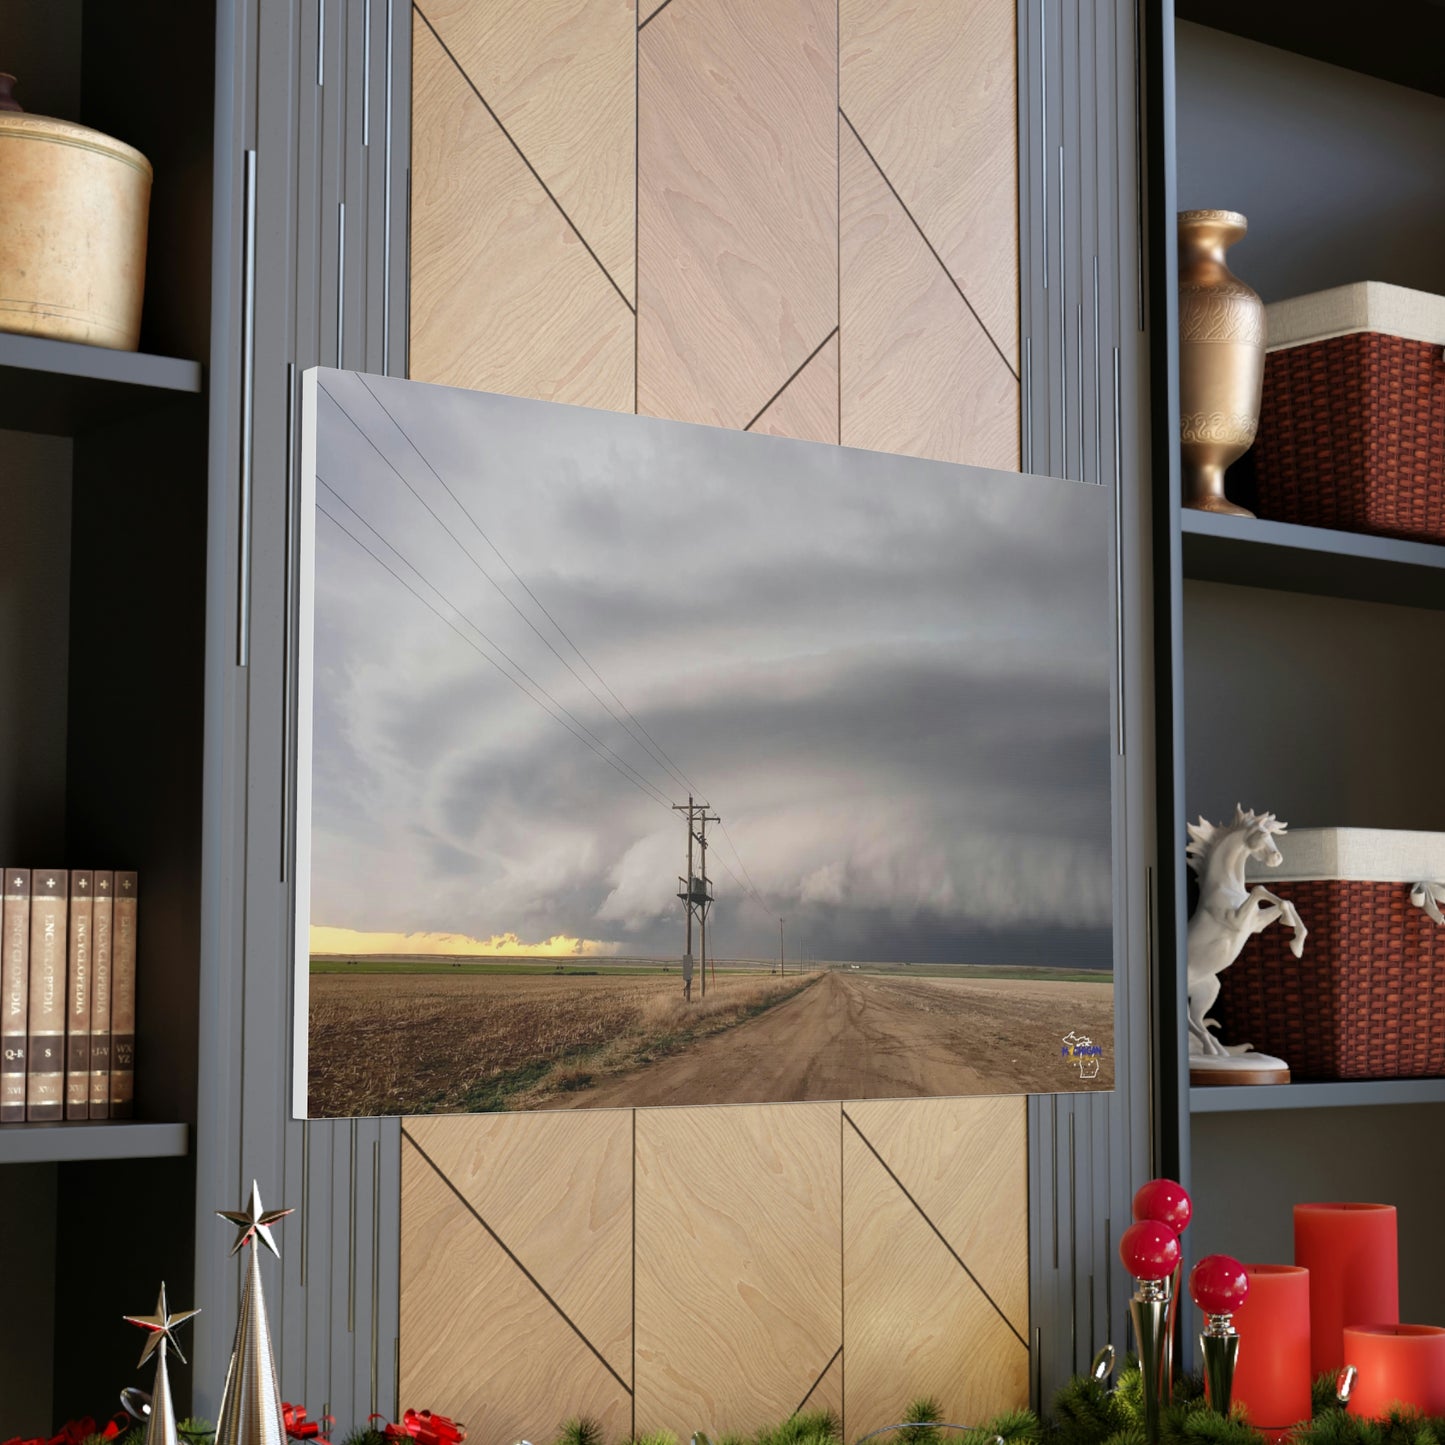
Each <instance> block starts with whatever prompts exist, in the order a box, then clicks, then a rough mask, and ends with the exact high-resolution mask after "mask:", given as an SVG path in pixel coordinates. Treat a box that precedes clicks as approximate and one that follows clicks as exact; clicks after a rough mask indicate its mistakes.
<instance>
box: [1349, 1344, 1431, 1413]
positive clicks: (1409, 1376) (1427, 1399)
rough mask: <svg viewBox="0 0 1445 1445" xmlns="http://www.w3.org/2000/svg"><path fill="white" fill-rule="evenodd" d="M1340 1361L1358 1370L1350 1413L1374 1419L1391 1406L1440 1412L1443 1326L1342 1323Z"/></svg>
mask: <svg viewBox="0 0 1445 1445" xmlns="http://www.w3.org/2000/svg"><path fill="white" fill-rule="evenodd" d="M1344 1347H1345V1364H1347V1365H1353V1366H1354V1367H1355V1369H1356V1370H1358V1371H1359V1374H1358V1375H1356V1377H1355V1387H1354V1389H1353V1390H1352V1391H1351V1392H1350V1403H1349V1406H1348V1409H1349V1412H1350V1414H1351V1415H1361V1416H1364V1417H1366V1418H1376V1417H1378V1416H1381V1415H1383V1414H1385V1412H1386V1411H1387V1410H1388V1409H1389V1408H1390V1406H1391V1405H1406V1406H1411V1407H1413V1408H1414V1409H1416V1410H1419V1411H1421V1412H1422V1413H1424V1414H1426V1415H1445V1329H1437V1328H1436V1327H1435V1326H1434V1325H1395V1324H1390V1325H1346V1326H1345V1329H1344Z"/></svg>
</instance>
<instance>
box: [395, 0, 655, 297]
mask: <svg viewBox="0 0 1445 1445" xmlns="http://www.w3.org/2000/svg"><path fill="white" fill-rule="evenodd" d="M412 9H414V10H415V11H416V13H417V14H418V15H419V16H420V17H421V20H422V23H423V24H424V25H425V26H426V28H427V29H428V30H430V31H431V33H432V35H433V36H435V37H436V42H437V44H438V45H440V46H441V48H442V49H443V50H444V51H445V52H446V55H447V59H448V60H450V61H451V63H452V64H453V65H455V66H456V68H457V73H458V74H459V75H460V76H461V77H462V79H463V80H465V81H466V83H467V85H468V86H469V87H470V89H471V92H472V94H473V95H475V96H476V98H477V99H478V100H479V101H481V103H482V107H483V109H485V110H486V112H487V114H488V115H489V116H491V118H492V121H493V123H494V124H495V125H496V127H497V129H498V130H499V131H500V132H501V133H502V135H503V136H505V137H506V140H507V143H508V144H509V145H510V146H511V147H512V149H513V150H514V151H516V153H517V155H518V157H519V158H520V160H521V162H522V164H523V165H524V166H526V168H527V169H528V170H529V171H530V172H531V173H532V176H533V178H534V179H535V180H536V182H537V184H538V185H539V186H541V188H542V190H543V191H544V192H545V193H546V196H547V199H548V200H549V201H551V202H552V204H553V205H554V206H555V207H556V208H557V214H558V215H559V216H561V217H562V219H563V220H564V221H566V223H567V225H568V226H569V227H570V228H571V231H572V234H573V235H574V236H576V237H577V239H578V240H579V241H580V242H581V243H582V247H583V249H584V250H585V251H586V252H587V254H588V255H589V256H591V257H592V259H593V260H594V261H595V262H596V263H597V269H598V270H599V271H601V272H602V274H603V275H604V276H605V277H606V278H607V284H608V285H609V286H611V287H612V289H613V290H614V291H615V292H617V294H618V296H620V297H621V298H622V304H623V305H624V306H625V307H627V309H628V310H629V311H630V312H632V314H633V315H634V316H635V315H636V314H637V307H636V306H634V305H633V304H632V302H631V301H629V300H628V299H627V293H626V292H625V291H624V290H623V289H622V287H620V286H619V285H618V284H617V282H616V281H614V280H613V279H612V273H611V272H610V271H609V270H608V269H607V267H606V266H604V265H603V264H602V260H601V258H600V257H599V256H598V254H597V252H596V251H594V250H593V249H592V246H591V243H590V242H589V241H588V240H587V237H586V236H584V235H583V234H582V232H581V230H580V229H579V228H578V226H577V223H576V222H575V221H574V220H573V219H572V217H571V216H569V215H568V214H567V208H566V207H565V206H564V205H563V204H562V202H561V201H559V200H558V199H557V197H556V196H555V195H554V194H553V192H552V188H551V187H550V186H549V185H548V184H547V182H546V181H544V180H543V179H542V177H541V174H540V173H539V172H538V170H537V167H536V166H534V165H533V164H532V162H531V161H530V160H529V159H528V157H527V153H526V152H525V151H524V150H523V149H522V147H521V146H520V145H518V144H517V141H516V138H515V137H514V136H513V135H512V133H511V131H509V130H508V129H507V127H506V126H505V125H504V124H503V122H502V118H501V116H499V115H498V114H497V113H496V111H495V110H493V109H492V107H491V106H490V105H489V104H488V102H487V98H486V96H484V95H483V94H482V93H481V91H480V90H478V89H477V87H476V83H475V82H474V81H473V80H472V78H471V76H470V75H468V74H467V72H466V71H465V70H464V69H463V68H462V64H461V61H459V60H458V59H457V58H456V56H455V55H453V54H452V51H451V48H450V46H448V45H447V43H446V41H445V40H443V39H442V37H441V35H440V33H439V32H438V31H437V28H436V26H435V25H433V24H432V23H431V21H430V20H428V19H427V17H426V12H425V11H424V10H423V9H422V8H421V6H420V5H417V4H416V3H415V0H413V4H412Z"/></svg>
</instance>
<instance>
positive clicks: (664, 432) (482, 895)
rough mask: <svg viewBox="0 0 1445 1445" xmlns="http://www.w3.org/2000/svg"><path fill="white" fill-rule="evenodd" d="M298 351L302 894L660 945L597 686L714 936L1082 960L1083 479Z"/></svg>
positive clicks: (1099, 876)
mask: <svg viewBox="0 0 1445 1445" xmlns="http://www.w3.org/2000/svg"><path fill="white" fill-rule="evenodd" d="M319 377H320V383H321V386H322V387H323V388H324V389H325V391H324V392H323V393H322V394H321V395H320V396H319V406H318V414H317V416H316V417H315V418H314V419H311V420H310V424H311V425H312V426H314V428H315V431H314V439H315V448H316V451H315V455H316V471H317V475H318V478H319V479H320V480H321V482H322V483H324V484H323V485H319V486H318V488H317V496H318V504H319V505H320V506H321V507H322V508H325V509H326V510H327V511H328V512H330V513H332V514H333V516H334V517H335V519H336V522H339V523H341V524H342V525H344V526H345V527H346V528H347V529H348V530H349V531H350V532H351V533H353V534H354V538H355V539H356V540H353V538H352V537H348V536H346V535H345V534H344V533H343V532H342V531H341V530H340V529H339V527H338V526H337V525H336V522H333V521H332V520H330V519H328V518H327V517H325V516H318V518H317V535H316V574H315V576H316V586H315V591H316V687H315V699H314V712H313V716H314V729H315V750H314V758H315V761H314V806H313V880H312V913H311V916H312V920H313V922H315V923H322V924H327V925H331V926H338V927H348V928H356V929H361V930H375V931H388V932H409V931H427V932H457V933H464V934H468V935H471V936H474V937H483V938H485V937H488V936H491V935H492V934H496V933H503V932H508V931H513V932H516V933H518V934H519V935H521V936H523V937H524V938H532V939H540V938H543V937H548V936H551V935H553V934H556V933H566V934H570V935H574V936H578V937H585V938H594V939H595V938H601V939H608V940H614V941H616V942H618V943H619V944H620V945H621V946H622V948H623V949H624V951H637V952H657V953H670V952H673V951H675V949H676V947H677V943H678V939H677V936H676V935H678V934H679V933H680V920H679V908H678V905H677V902H676V900H675V898H673V896H672V895H673V893H674V892H675V891H676V883H675V881H674V880H675V876H676V874H677V873H678V872H679V871H680V870H681V867H682V851H683V844H684V840H685V833H684V830H683V825H682V823H681V822H680V820H679V819H678V818H677V816H676V815H675V814H673V813H672V812H671V811H670V810H669V808H668V806H667V804H668V803H670V802H674V801H679V800H681V799H682V798H683V797H685V795H686V793H687V791H688V789H687V787H686V785H684V784H683V783H682V782H680V781H679V780H678V779H677V778H675V777H672V776H670V775H669V773H668V770H667V769H666V768H664V767H663V766H662V765H660V764H659V762H658V761H657V759H656V758H655V757H653V756H651V755H650V752H649V750H648V748H647V747H646V746H644V745H643V744H642V743H640V742H639V741H638V740H637V739H636V738H635V737H633V736H629V735H628V732H627V731H626V730H625V728H624V727H623V726H622V725H620V724H619V722H618V720H617V716H614V714H615V715H618V716H621V715H622V703H625V705H626V708H627V709H630V713H631V715H633V716H635V718H636V720H637V724H638V725H639V726H640V727H641V728H645V729H646V731H647V733H648V734H650V735H651V737H652V738H654V739H656V741H657V743H658V744H659V745H660V746H661V747H662V748H663V749H665V750H666V753H667V755H668V756H669V757H670V758H671V759H672V760H673V761H674V762H675V763H676V765H677V766H678V767H679V768H680V769H682V770H683V771H684V772H685V773H686V775H687V777H688V779H689V780H690V781H692V782H693V783H695V784H696V785H697V786H698V787H699V789H701V790H703V791H704V792H705V795H706V796H707V798H708V801H709V802H710V803H711V804H712V805H713V807H714V809H715V810H716V811H719V812H721V814H722V815H723V817H724V820H725V822H726V824H727V829H728V834H729V835H730V839H731V841H730V842H729V841H728V839H727V838H726V837H725V836H724V835H722V834H721V833H720V832H717V833H715V834H714V838H715V847H714V848H713V849H712V850H710V858H711V860H712V861H713V868H712V872H713V874H714V876H715V877H716V878H717V879H718V880H719V882H718V897H719V902H718V905H717V907H716V909H715V919H716V933H717V936H718V938H719V939H721V943H720V945H719V946H720V947H721V948H722V949H723V950H724V951H731V952H734V953H738V954H742V953H749V952H769V951H771V950H773V949H774V948H775V947H776V928H777V922H776V917H777V915H779V914H785V915H787V916H788V917H789V919H790V920H792V922H791V923H790V928H794V929H797V930H798V933H797V936H798V937H799V938H800V939H801V938H803V937H805V936H807V935H808V934H811V936H812V938H813V940H814V943H815V944H816V945H818V946H817V947H815V948H814V950H813V951H814V952H815V953H820V956H821V951H820V950H821V946H822V944H823V943H824V941H826V949H827V952H828V956H834V957H855V958H859V957H867V958H885V957H886V958H897V959H903V958H918V959H920V960H921V959H924V958H930V959H943V958H946V957H949V956H954V957H955V958H957V959H959V960H961V961H967V960H968V959H977V960H979V961H983V959H984V958H985V956H986V957H987V958H993V959H996V960H999V961H1029V962H1043V961H1052V962H1058V963H1068V962H1071V961H1077V962H1084V961H1087V963H1088V964H1089V965H1090V966H1093V965H1096V964H1107V961H1108V959H1107V923H1108V914H1109V896H1110V877H1109V835H1108V816H1109V748H1108V736H1107V735H1108V721H1109V719H1108V676H1109V637H1110V630H1111V629H1110V625H1109V622H1110V619H1109V615H1108V611H1107V609H1108V606H1109V605H1110V599H1111V592H1110V590H1109V589H1108V587H1107V585H1106V568H1105V554H1106V549H1107V541H1106V537H1107V522H1108V506H1107V498H1106V496H1105V495H1104V494H1103V493H1102V492H1101V491H1099V490H1098V489H1095V488H1090V487H1085V486H1083V485H1082V484H1077V483H1065V482H1058V481H1043V480H1038V479H1029V478H1020V477H1013V476H1006V475H1004V474H999V473H987V472H982V471H978V470H971V469H965V468H958V467H951V466H946V465H943V464H940V463H930V462H920V461H914V460H905V459H901V458H897V457H890V456H885V455H882V454H878V453H868V452H858V451H851V450H844V449H840V448H836V447H825V446H816V445H811V444H806V443H797V442H789V441H785V440H782V439H777V438H759V437H753V436H746V435H742V434H739V433H728V432H720V431H714V430H711V429H706V428H700V427H690V426H684V425H681V424H676V423H669V422H660V421H653V420H645V419H638V418H634V417H621V416H615V415H612V414H610V413H601V412H592V411H585V410H582V409H580V408H568V407H549V406H546V405H544V404H542V403H536V402H527V401H520V400H515V399H508V398H499V397H489V396H480V395H476V394H473V393H468V392H459V391H450V390H446V389H442V388H436V387H424V386H419V385H414V384H411V383H403V382H397V381H392V380H384V379H381V378H368V379H367V380H368V382H369V384H370V385H371V386H372V387H374V388H375V389H376V392H377V395H378V396H379V397H380V399H381V401H382V402H384V403H385V405H386V407H387V408H388V409H390V410H391V411H392V412H393V413H394V414H395V416H396V419H397V421H398V422H399V423H400V424H401V426H402V427H403V428H404V429H405V432H406V434H407V435H409V436H410V437H411V438H412V439H413V440H414V441H415V442H416V444H417V446H418V447H419V448H420V450H421V452H422V453H424V454H425V457H426V460H427V462H429V463H430V464H431V466H432V467H434V468H435V469H436V472H437V473H439V474H440V477H441V478H444V479H445V482H446V487H450V489H451V492H452V493H454V496H452V495H448V492H447V490H446V488H445V487H443V485H442V484H441V483H440V482H439V481H438V478H437V476H436V475H434V474H433V473H432V472H431V471H430V470H429V468H428V467H427V466H426V465H425V464H424V463H423V462H422V460H421V459H420V458H419V456H418V455H417V453H416V452H415V451H413V450H411V448H410V447H409V445H408V443H407V441H406V439H405V437H404V436H403V435H402V433H401V432H400V431H398V430H397V429H396V428H395V427H394V426H393V424H392V422H391V421H390V420H388V418H387V417H386V415H385V414H384V413H383V412H382V410H381V409H380V407H379V406H378V404H377V402H376V401H375V400H374V399H373V398H372V396H371V395H369V394H368V392H367V391H366V390H365V389H364V387H363V386H362V384H361V382H360V381H359V380H358V379H357V378H355V377H353V376H350V375H348V374H346V373H337V372H321V373H319ZM326 393H330V394H331V395H330V396H328V395H327V394H326ZM333 397H334V400H333V399H332V398H333ZM341 407H344V408H345V410H346V412H348V413H350V415H351V417H352V418H354V419H355V421H356V422H358V423H359V424H360V427H361V430H358V429H357V428H356V427H354V426H353V425H352V424H351V422H349V421H348V420H347V419H346V417H345V416H344V415H343V414H342V411H341V409H340V408H341ZM363 432H364V433H365V435H364V436H363V434H362V433H363ZM388 463H389V464H388ZM393 468H395V470H393ZM403 479H404V480H403ZM408 484H409V485H408ZM337 494H339V495H340V497H341V498H344V499H345V501H344V503H343V502H342V501H339V500H338V498H337ZM429 508H430V509H431V510H430V511H429V510H428V509H429ZM433 513H434V514H435V515H433ZM468 513H470V519H469V518H468V515H467V514H468ZM363 519H364V520H363ZM473 522H475V523H479V524H480V526H481V527H482V528H483V529H484V530H485V533H486V538H484V537H483V536H482V535H481V534H480V533H479V532H478V531H477V529H476V527H475V526H474V525H473ZM488 539H489V540H488ZM358 541H359V542H362V543H364V544H365V545H366V547H368V548H369V549H370V550H371V551H372V552H374V553H375V554H376V556H377V557H378V558H380V559H381V560H382V561H384V562H385V563H386V565H387V566H388V567H389V568H391V570H392V571H393V572H394V573H396V574H397V575H396V576H395V577H394V576H392V575H389V574H388V572H387V571H386V570H384V569H383V567H382V566H381V565H379V564H378V562H377V561H376V560H374V559H373V558H372V557H370V556H368V555H367V554H366V552H365V551H363V550H362V548H361V547H360V546H359V545H358ZM492 544H495V545H494V546H493V545H492ZM499 552H500V554H502V555H504V556H505V559H506V560H505V562H504V561H503V560H502V555H499ZM507 563H510V564H511V565H512V566H513V567H515V568H516V571H517V573H519V574H520V575H521V578H522V580H523V582H525V586H523V585H522V582H519V581H518V579H517V578H516V577H514V576H513V575H512V573H511V572H510V571H509V569H508V566H507ZM489 578H490V580H489ZM404 583H405V584H407V585H409V586H410V587H411V588H412V589H414V591H415V592H417V593H420V594H421V597H422V598H424V599H426V602H425V603H424V602H423V601H421V600H419V599H418V598H417V597H416V596H413V595H411V593H410V592H408V590H407V585H403V584H404ZM528 588H530V589H531V591H530V593H529V592H528V590H527V589H528ZM532 594H535V595H532ZM539 602H540V604H541V605H543V606H545V607H546V609H547V610H548V611H550V612H551V613H552V615H553V617H554V618H555V619H556V620H557V621H558V622H559V623H560V624H561V626H562V627H563V628H565V630H566V633H567V634H568V636H569V637H570V638H571V639H572V640H573V641H574V642H575V643H576V644H577V645H578V646H579V647H580V648H581V650H582V652H583V653H584V654H585V656H586V659H587V662H588V663H590V664H592V666H593V667H595V668H596V669H597V673H599V674H600V675H601V678H605V680H606V682H605V684H604V683H603V682H602V681H601V680H600V679H599V677H598V676H597V675H594V674H593V673H592V672H591V671H590V670H589V668H588V666H587V663H584V662H583V661H582V660H581V659H580V658H579V657H577V656H576V655H575V654H574V653H573V652H572V651H571V650H570V648H569V646H568V644H567V642H566V641H565V640H564V638H563V637H562V636H561V635H560V633H558V632H557V631H556V630H555V629H554V628H553V626H552V624H551V622H549V621H548V619H547V618H546V617H545V616H544V614H543V613H542V612H541V611H540V610H539V605H538V604H539ZM426 603H429V604H430V608H429V607H428V606H427V605H426ZM513 604H514V605H513ZM437 614H440V616H438V615H437ZM521 614H525V617H526V619H529V620H530V624H531V625H530V626H529V625H528V621H527V620H524V618H523V616H522V615H521ZM444 619H445V620H444ZM464 619H465V620H464ZM449 622H450V624H451V625H448V623H449ZM459 634H460V635H459ZM484 654H485V655H490V656H491V657H493V658H494V659H495V660H496V661H497V662H499V663H501V669H499V668H498V667H497V666H495V665H493V663H492V662H489V661H487V660H486V656H484ZM569 665H570V667H569ZM519 669H521V670H525V673H526V674H527V676H526V677H523V676H521V673H520V672H519V671H518V670H519ZM504 670H507V671H511V673H512V675H511V677H510V678H509V677H507V676H505V675H504ZM543 688H545V689H546V693H547V694H548V696H549V698H550V699H553V700H554V701H552V702H549V703H548V706H549V707H551V709H552V710H553V711H554V712H559V711H560V710H561V709H564V708H565V709H566V710H567V712H566V714H563V717H562V720H560V721H559V720H558V719H557V718H555V717H548V716H546V715H545V714H544V711H543V709H542V707H540V706H539V705H538V703H537V701H535V700H534V699H533V698H529V697H528V696H526V695H525V692H524V689H526V690H529V691H532V692H534V693H540V692H541V690H542V689H543ZM610 689H615V690H616V697H614V695H613V693H612V692H611V691H610ZM594 694H596V695H595V696H594ZM619 698H620V699H621V700H622V701H621V702H619V701H618V700H617V699H619ZM577 734H581V737H580V738H579V736H577ZM599 754H600V755H599ZM629 769H631V770H635V772H636V773H637V774H640V775H641V776H642V777H643V778H645V779H647V780H648V782H650V784H651V785H652V787H653V788H655V789H658V790H660V791H661V792H662V793H663V794H664V795H665V797H663V798H662V799H661V800H659V799H658V798H656V797H649V796H648V795H647V793H646V792H645V791H644V789H643V788H642V787H640V786H638V783H637V780H636V779H635V778H631V777H628V776H624V774H626V773H627V772H628V770H629ZM734 845H735V848H734ZM728 869H731V870H732V874H736V875H738V880H741V879H742V878H743V877H744V870H746V875H747V881H748V882H750V883H751V884H752V885H754V887H755V888H756V890H757V892H758V893H760V894H761V895H762V899H763V903H762V905H761V906H759V905H758V904H757V903H755V902H754V901H753V900H752V899H751V898H749V897H746V896H745V895H746V894H748V893H750V892H751V891H752V890H751V889H746V888H744V887H743V886H742V882H741V881H735V879H734V877H733V876H731V874H730V873H729V872H728ZM1101 940H1103V942H1102V943H1101ZM1041 955H1043V956H1041Z"/></svg>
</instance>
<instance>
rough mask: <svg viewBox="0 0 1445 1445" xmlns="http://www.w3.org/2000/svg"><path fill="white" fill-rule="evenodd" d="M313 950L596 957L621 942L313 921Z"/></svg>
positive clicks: (360, 953)
mask: <svg viewBox="0 0 1445 1445" xmlns="http://www.w3.org/2000/svg"><path fill="white" fill-rule="evenodd" d="M308 941H309V943H310V946H311V953H312V955H313V957H314V956H316V955H318V954H333V953H335V954H351V955H354V956H356V957H364V956H366V955H367V954H445V955H451V956H457V955H476V956H477V957H487V958H497V957H511V956H519V957H529V958H593V957H598V956H605V955H607V954H612V953H616V952H617V951H618V947H619V945H618V944H616V943H609V942H607V941H606V940H605V939H600V938H570V937H568V935H566V934H565V933H556V934H553V935H552V937H551V938H547V939H543V940H542V941H541V942H540V943H528V942H526V941H525V940H524V939H521V938H518V937H517V935H516V934H515V933H494V934H493V935H492V936H491V937H490V938H472V937H471V936H470V935H469V934H465V933H369V932H365V931H363V930H361V929H356V928H333V927H329V926H328V925H326V924H317V923H313V924H312V925H311V929H310V937H309V940H308Z"/></svg>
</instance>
